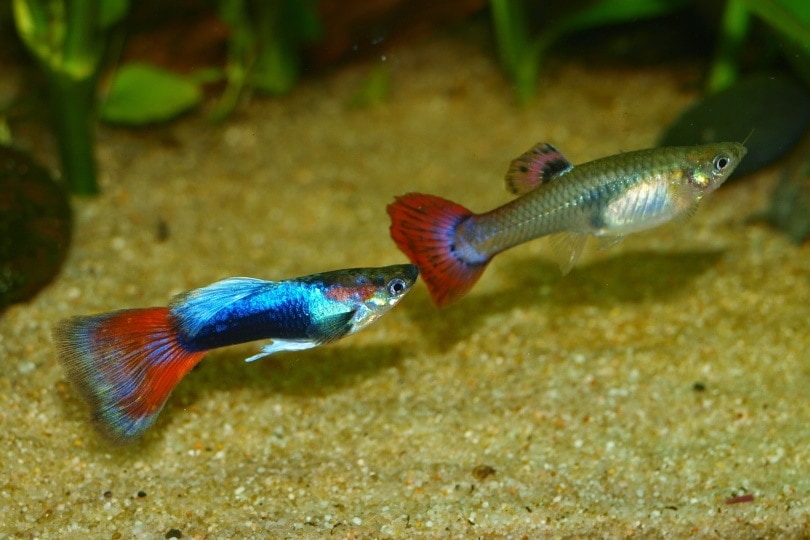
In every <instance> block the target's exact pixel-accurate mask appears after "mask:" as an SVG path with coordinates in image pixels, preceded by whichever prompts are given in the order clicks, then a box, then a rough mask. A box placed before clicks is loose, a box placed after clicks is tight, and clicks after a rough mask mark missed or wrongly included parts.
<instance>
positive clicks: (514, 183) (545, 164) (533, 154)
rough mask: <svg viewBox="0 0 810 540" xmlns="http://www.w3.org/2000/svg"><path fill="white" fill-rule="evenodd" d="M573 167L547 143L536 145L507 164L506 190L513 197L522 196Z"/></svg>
mask: <svg viewBox="0 0 810 540" xmlns="http://www.w3.org/2000/svg"><path fill="white" fill-rule="evenodd" d="M573 167H574V166H573V165H571V162H570V161H568V160H567V159H565V156H563V155H562V154H561V153H560V151H559V150H557V149H556V148H554V147H553V146H551V145H550V144H548V143H537V144H535V145H534V146H533V147H532V148H531V150H529V151H528V152H525V153H524V154H522V155H521V156H520V157H518V158H515V159H513V160H512V163H510V164H509V170H508V171H506V189H508V190H509V192H510V193H512V194H514V195H524V194H526V193H528V192H530V191H532V190H533V189H535V188H536V187H537V186H539V185H541V184H545V183H546V182H549V181H550V180H552V179H554V178H556V177H558V176H560V175H562V174H565V173H567V172H568V171H570V170H571V169H572V168H573Z"/></svg>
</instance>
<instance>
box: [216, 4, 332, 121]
mask: <svg viewBox="0 0 810 540" xmlns="http://www.w3.org/2000/svg"><path fill="white" fill-rule="evenodd" d="M316 4H317V2H316V0H220V1H219V13H220V17H221V18H222V20H224V21H225V22H226V23H228V24H229V25H230V26H231V37H230V40H229V43H228V65H227V66H226V68H225V76H226V79H227V81H228V86H227V87H226V89H225V92H224V94H223V96H222V99H221V100H220V102H219V103H218V105H217V108H216V109H215V111H214V113H213V115H212V116H213V118H214V119H222V118H224V117H225V116H227V115H228V114H229V113H230V111H231V110H233V108H234V107H235V106H236V103H237V101H238V99H239V96H240V95H241V93H242V91H243V90H244V89H245V88H246V87H250V88H256V89H259V90H262V91H265V92H268V93H271V94H283V93H286V92H289V91H290V90H291V89H292V88H293V86H294V85H295V83H296V82H297V80H298V77H299V74H300V65H299V51H300V48H301V46H302V45H304V44H306V43H310V42H312V41H314V40H315V39H317V38H318V36H319V35H320V32H321V27H320V19H319V18H318V13H317V9H316V8H317V6H316Z"/></svg>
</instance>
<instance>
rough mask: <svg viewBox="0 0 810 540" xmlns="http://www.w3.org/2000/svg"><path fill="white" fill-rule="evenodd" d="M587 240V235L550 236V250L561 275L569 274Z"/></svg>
mask: <svg viewBox="0 0 810 540" xmlns="http://www.w3.org/2000/svg"><path fill="white" fill-rule="evenodd" d="M587 239H588V235H586V234H583V233H574V232H565V233H558V234H553V235H551V248H552V251H553V252H554V258H555V260H556V261H557V264H559V265H560V271H561V272H562V273H563V275H566V274H567V273H568V272H570V271H571V269H572V268H573V267H574V264H576V262H577V260H579V257H580V255H582V250H583V249H584V248H585V241H586V240H587Z"/></svg>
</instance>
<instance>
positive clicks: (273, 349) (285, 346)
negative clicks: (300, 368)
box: [245, 339, 320, 362]
mask: <svg viewBox="0 0 810 540" xmlns="http://www.w3.org/2000/svg"><path fill="white" fill-rule="evenodd" d="M318 345H320V343H319V342H317V341H312V340H293V339H274V340H273V342H272V343H268V344H267V345H264V346H263V347H262V352H260V353H258V354H254V355H253V356H251V357H250V358H245V362H255V361H256V360H259V359H261V358H264V357H265V356H270V355H271V354H274V353H277V352H281V351H303V350H306V349H311V348H313V347H317V346H318Z"/></svg>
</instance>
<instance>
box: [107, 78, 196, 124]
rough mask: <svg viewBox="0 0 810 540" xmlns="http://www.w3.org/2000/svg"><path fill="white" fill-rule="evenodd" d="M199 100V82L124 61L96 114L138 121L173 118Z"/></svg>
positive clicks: (109, 119) (114, 119)
mask: <svg viewBox="0 0 810 540" xmlns="http://www.w3.org/2000/svg"><path fill="white" fill-rule="evenodd" d="M201 100H202V90H201V89H200V87H199V85H198V84H197V83H196V82H195V81H193V80H191V79H189V78H187V77H183V76H181V75H178V74H176V73H173V72H171V71H167V70H165V69H161V68H158V67H156V66H152V65H149V64H143V63H131V64H125V65H124V66H122V67H121V68H120V69H118V70H117V71H116V73H115V77H114V78H113V80H112V84H111V85H110V89H109V91H108V93H107V96H106V98H105V99H104V101H103V102H102V103H101V107H100V111H99V113H100V116H101V119H102V120H105V121H107V122H113V123H119V124H129V125H142V124H148V123H153V122H162V121H165V120H169V119H171V118H174V117H175V116H177V115H178V114H181V113H183V112H185V111H187V110H189V109H191V108H193V107H195V106H197V105H198V104H199V103H200V101H201Z"/></svg>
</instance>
